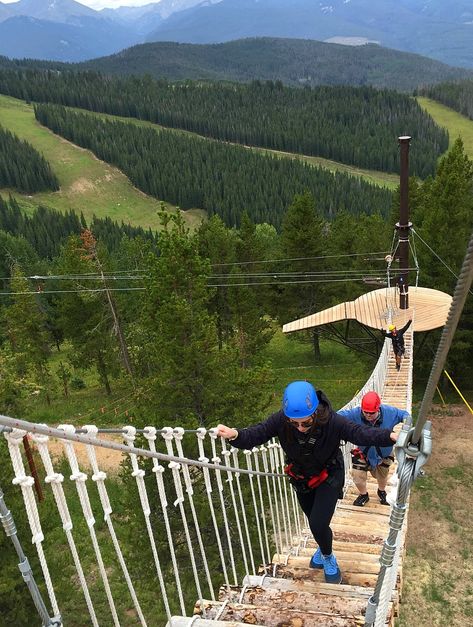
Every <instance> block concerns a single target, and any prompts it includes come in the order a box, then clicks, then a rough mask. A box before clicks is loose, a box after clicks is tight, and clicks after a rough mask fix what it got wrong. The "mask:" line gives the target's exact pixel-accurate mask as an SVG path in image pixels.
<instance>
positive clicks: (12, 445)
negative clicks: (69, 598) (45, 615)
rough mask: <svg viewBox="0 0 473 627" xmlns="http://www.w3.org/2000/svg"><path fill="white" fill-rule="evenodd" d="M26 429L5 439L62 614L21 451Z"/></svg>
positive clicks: (56, 610) (51, 591) (52, 598)
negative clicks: (45, 553)
mask: <svg viewBox="0 0 473 627" xmlns="http://www.w3.org/2000/svg"><path fill="white" fill-rule="evenodd" d="M25 435H26V431H22V430H20V429H12V431H11V432H9V433H4V436H5V439H6V441H7V442H8V451H9V453H10V458H11V460H12V465H13V470H14V472H15V478H14V479H13V484H14V485H19V486H20V487H21V493H22V495H23V502H24V504H25V509H26V514H27V516H28V522H29V525H30V529H31V533H32V538H31V541H32V543H33V544H34V545H35V547H36V552H37V553H38V558H39V561H40V564H41V570H42V572H43V577H44V581H45V583H46V588H47V591H48V596H49V600H50V603H51V607H52V609H53V612H54V614H55V615H56V616H59V615H60V612H59V607H58V604H57V600H56V595H55V593H54V588H53V584H52V581H51V575H50V573H49V568H48V564H47V561H46V557H45V555H44V550H43V544H42V543H43V540H44V534H43V530H42V528H41V522H40V519H39V512H38V507H37V505H36V499H35V495H34V491H33V485H34V479H33V477H31V476H27V475H26V474H25V466H24V464H23V459H22V457H21V452H20V443H21V442H22V441H23V438H24V436H25Z"/></svg>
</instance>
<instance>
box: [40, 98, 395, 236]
mask: <svg viewBox="0 0 473 627" xmlns="http://www.w3.org/2000/svg"><path fill="white" fill-rule="evenodd" d="M35 114H36V118H37V119H38V121H39V122H40V123H41V124H43V125H45V126H47V127H48V128H50V129H51V130H52V131H54V132H55V133H57V134H59V135H61V136H62V137H65V138H66V139H68V140H70V141H72V142H73V143H75V144H77V145H79V146H82V147H84V148H88V149H90V150H92V152H93V153H94V154H95V155H96V156H97V157H99V158H100V159H102V160H104V161H106V162H108V163H111V164H113V165H115V166H117V167H118V168H120V169H121V170H122V171H123V172H124V173H125V174H126V175H127V176H128V177H129V178H130V180H131V181H132V182H133V183H134V185H136V187H138V188H139V189H141V190H143V191H144V192H146V193H147V194H150V195H152V196H155V197H157V198H159V199H162V200H165V201H167V202H171V203H173V204H175V205H178V206H179V207H181V208H182V209H189V208H192V207H199V208H202V209H205V210H206V211H207V212H208V214H209V215H210V216H211V215H214V214H217V215H219V216H220V217H221V218H222V219H223V220H224V222H225V224H227V225H228V226H234V225H239V224H240V220H241V215H242V213H243V212H244V211H248V213H249V215H250V217H251V219H252V220H253V221H254V222H268V223H269V224H273V225H275V226H276V227H277V228H279V227H280V226H281V220H282V215H283V213H284V209H285V207H287V206H288V205H289V203H290V201H291V199H292V198H293V197H294V195H295V194H300V193H303V192H304V191H306V190H308V191H310V192H311V193H312V194H313V196H314V197H315V198H317V203H318V206H319V208H320V211H321V212H322V213H323V214H324V215H325V216H327V217H331V216H334V215H336V214H337V213H339V212H341V211H346V212H350V213H353V214H356V215H359V214H361V213H378V212H379V213H381V214H383V215H386V213H387V212H388V210H389V208H390V205H391V198H392V195H391V193H390V192H389V191H388V190H386V189H383V188H380V187H377V186H374V185H370V184H368V183H365V182H364V181H361V180H360V179H356V178H354V177H351V176H348V175H346V174H343V173H339V172H337V173H335V174H332V173H330V172H328V171H327V170H324V169H322V168H314V167H312V166H309V165H307V164H305V163H302V162H299V161H296V160H290V159H281V158H279V157H276V156H265V155H261V154H259V153H258V152H255V151H252V150H249V149H247V148H243V147H241V146H232V145H229V144H226V143H223V142H218V141H209V140H206V139H202V138H200V137H196V136H190V135H184V134H182V133H178V132H175V131H171V130H165V129H158V128H152V127H143V126H136V125H135V124H130V123H126V122H121V121H110V120H105V119H102V118H99V117H98V116H96V115H91V114H85V113H77V112H74V111H72V110H70V109H67V108H65V107H59V106H56V105H37V106H36V107H35Z"/></svg>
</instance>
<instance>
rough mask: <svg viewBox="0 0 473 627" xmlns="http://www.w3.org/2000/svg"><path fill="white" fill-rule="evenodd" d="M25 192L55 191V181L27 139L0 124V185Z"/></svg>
mask: <svg viewBox="0 0 473 627" xmlns="http://www.w3.org/2000/svg"><path fill="white" fill-rule="evenodd" d="M4 187H11V188H13V189H17V190H18V191H20V192H23V193H26V194H33V193H35V192H40V191H44V190H51V191H57V190H58V189H59V183H58V180H57V178H56V176H55V175H54V173H53V172H52V170H51V167H50V165H49V163H48V162H47V161H46V159H45V158H44V157H43V156H42V155H40V154H39V153H38V151H37V150H35V149H34V148H33V146H31V145H30V144H28V142H25V141H23V140H21V139H19V138H18V137H17V136H16V135H14V134H13V133H10V131H8V130H7V129H4V128H3V127H2V126H1V125H0V188H4Z"/></svg>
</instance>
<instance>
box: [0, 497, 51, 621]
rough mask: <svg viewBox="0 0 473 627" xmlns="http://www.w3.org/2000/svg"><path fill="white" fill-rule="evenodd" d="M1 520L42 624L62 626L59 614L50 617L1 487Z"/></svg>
mask: <svg viewBox="0 0 473 627" xmlns="http://www.w3.org/2000/svg"><path fill="white" fill-rule="evenodd" d="M0 521H1V522H2V525H3V528H4V529H5V533H6V534H7V536H9V537H10V539H11V541H12V544H13V546H14V547H15V551H16V553H17V555H18V557H19V558H20V563H19V564H18V568H19V569H20V572H21V575H22V577H23V579H24V581H25V583H26V585H27V586H28V589H29V591H30V594H31V597H32V599H33V603H34V604H35V607H36V609H37V611H38V614H39V615H40V617H41V621H42V624H43V625H44V626H47V627H52V626H53V625H56V626H60V625H61V618H60V617H59V616H55V617H54V618H50V616H49V614H48V610H47V609H46V605H45V603H44V601H43V598H42V596H41V592H40V591H39V589H38V586H37V585H36V581H35V580H34V576H33V571H32V570H31V566H30V564H29V562H28V558H27V557H26V555H25V554H24V553H23V549H22V547H21V544H20V541H19V540H18V536H17V531H16V525H15V521H14V520H13V515H12V513H11V512H10V510H9V509H8V507H7V505H6V503H5V499H4V498H3V490H2V488H1V487H0Z"/></svg>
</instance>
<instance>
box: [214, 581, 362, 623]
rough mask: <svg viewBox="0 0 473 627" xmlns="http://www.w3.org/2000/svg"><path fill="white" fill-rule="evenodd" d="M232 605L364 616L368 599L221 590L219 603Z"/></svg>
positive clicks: (270, 591) (253, 589)
mask: <svg viewBox="0 0 473 627" xmlns="http://www.w3.org/2000/svg"><path fill="white" fill-rule="evenodd" d="M226 600H228V602H229V603H231V604H232V605H233V604H235V603H241V604H244V605H258V606H265V605H266V606H268V605H269V606H271V607H283V608H285V609H287V610H294V609H295V610H297V609H301V608H304V609H305V610H314V611H318V612H326V613H327V614H332V615H335V616H337V615H339V614H340V613H342V614H343V615H345V614H350V615H352V614H353V615H361V614H364V612H365V609H366V598H364V597H360V598H356V597H345V598H343V600H341V599H340V597H339V596H334V595H331V596H330V595H326V596H319V595H317V594H314V592H308V591H296V590H268V589H265V588H260V587H259V586H256V587H253V588H248V589H247V590H243V591H240V590H230V591H227V590H225V589H223V588H222V589H221V591H220V594H219V601H226Z"/></svg>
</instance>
